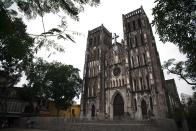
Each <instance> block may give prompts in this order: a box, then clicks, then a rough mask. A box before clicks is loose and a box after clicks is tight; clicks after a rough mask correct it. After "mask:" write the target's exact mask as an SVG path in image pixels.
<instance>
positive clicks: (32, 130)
mask: <svg viewBox="0 0 196 131" xmlns="http://www.w3.org/2000/svg"><path fill="white" fill-rule="evenodd" d="M1 131H50V130H39V129H22V128H7V129H1Z"/></svg>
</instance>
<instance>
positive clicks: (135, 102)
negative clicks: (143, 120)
mask: <svg viewBox="0 0 196 131" xmlns="http://www.w3.org/2000/svg"><path fill="white" fill-rule="evenodd" d="M134 107H135V111H137V100H136V99H134Z"/></svg>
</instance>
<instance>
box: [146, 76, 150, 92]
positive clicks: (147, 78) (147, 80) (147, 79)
mask: <svg viewBox="0 0 196 131" xmlns="http://www.w3.org/2000/svg"><path fill="white" fill-rule="evenodd" d="M146 82H147V89H149V87H150V85H149V77H148V75H146Z"/></svg>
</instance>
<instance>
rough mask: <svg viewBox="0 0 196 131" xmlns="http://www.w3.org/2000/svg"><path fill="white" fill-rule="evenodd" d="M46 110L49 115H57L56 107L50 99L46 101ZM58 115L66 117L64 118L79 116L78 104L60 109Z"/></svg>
mask: <svg viewBox="0 0 196 131" xmlns="http://www.w3.org/2000/svg"><path fill="white" fill-rule="evenodd" d="M48 104H49V105H48V111H49V113H50V116H57V109H56V107H55V103H54V102H53V101H50V102H49V103H48ZM58 116H59V117H66V118H79V117H80V105H77V104H74V105H72V106H71V107H69V108H68V109H67V110H60V111H59V115H58Z"/></svg>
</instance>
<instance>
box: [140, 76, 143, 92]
mask: <svg viewBox="0 0 196 131" xmlns="http://www.w3.org/2000/svg"><path fill="white" fill-rule="evenodd" d="M140 87H141V90H144V89H143V81H142V78H140Z"/></svg>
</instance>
